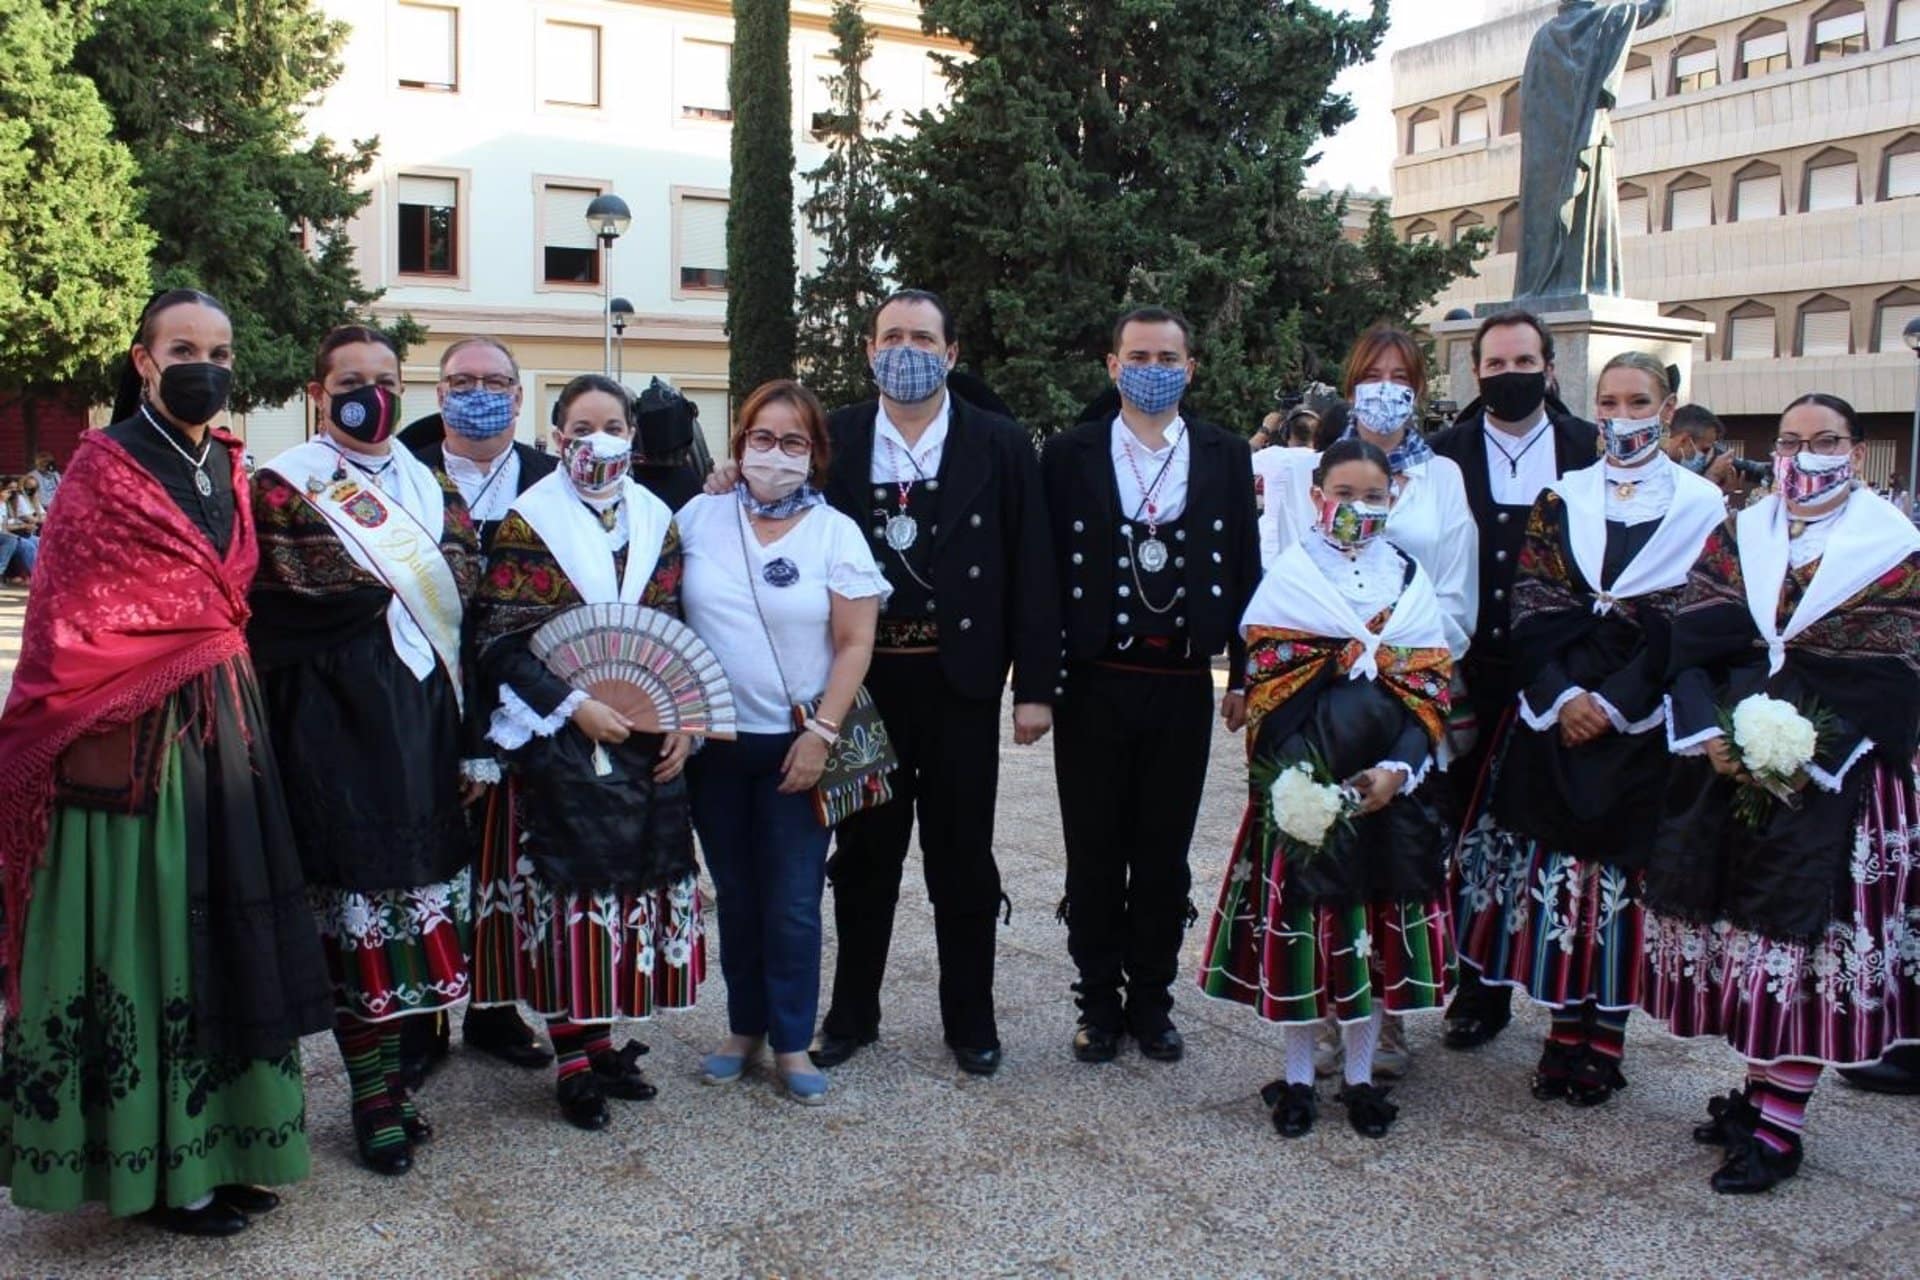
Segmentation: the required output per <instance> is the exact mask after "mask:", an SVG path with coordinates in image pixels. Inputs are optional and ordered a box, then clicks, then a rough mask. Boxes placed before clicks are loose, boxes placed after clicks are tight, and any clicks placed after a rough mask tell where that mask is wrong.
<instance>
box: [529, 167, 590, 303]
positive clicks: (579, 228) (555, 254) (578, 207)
mask: <svg viewBox="0 0 1920 1280" xmlns="http://www.w3.org/2000/svg"><path fill="white" fill-rule="evenodd" d="M599 194H600V193H599V191H597V190H595V189H594V188H592V187H556V186H549V187H543V188H541V191H540V237H541V253H542V256H543V258H544V260H545V273H546V274H545V279H546V281H547V283H548V284H599V283H600V246H599V243H598V242H597V241H596V240H595V238H594V234H593V229H592V228H591V227H589V226H588V225H587V206H588V205H590V204H592V203H593V201H594V197H595V196H598V195H599Z"/></svg>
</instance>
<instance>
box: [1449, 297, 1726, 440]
mask: <svg viewBox="0 0 1920 1280" xmlns="http://www.w3.org/2000/svg"><path fill="white" fill-rule="evenodd" d="M1511 307H1524V308H1525V309H1526V310H1529V311H1531V312H1533V313H1534V314H1535V315H1537V316H1539V317H1540V319H1541V320H1542V321H1544V322H1545V324H1546V326H1547V328H1548V329H1549V330H1551V331H1552V333H1553V343H1554V364H1553V367H1554V373H1555V374H1556V376H1557V377H1558V380H1559V384H1560V399H1561V400H1562V401H1563V402H1565V404H1566V406H1567V407H1568V408H1569V409H1571V410H1573V411H1574V412H1575V413H1577V414H1579V415H1580V416H1581V417H1583V418H1592V417H1593V416H1594V415H1595V413H1596V410H1595V409H1594V404H1593V393H1594V389H1595V388H1594V384H1595V383H1596V382H1597V381H1598V380H1599V377H1600V370H1601V369H1602V368H1604V367H1605V366H1606V363H1607V361H1609V360H1611V359H1613V358H1614V357H1615V356H1617V355H1619V354H1620V353H1621V352H1623V351H1644V352H1646V353H1647V354H1648V355H1650V356H1652V357H1653V358H1654V359H1656V360H1658V361H1659V362H1660V363H1661V364H1663V365H1677V366H1679V369H1680V400H1681V403H1683V404H1684V403H1685V402H1686V400H1687V398H1688V395H1687V393H1688V391H1689V389H1690V388H1691V387H1692V385H1693V344H1694V343H1695V342H1698V341H1699V340H1700V339H1702V338H1704V337H1706V336H1708V335H1709V334H1711V333H1712V332H1713V331H1714V326H1713V325H1711V324H1708V323H1706V322H1704V321H1700V320H1678V319H1675V318H1673V317H1671V316H1663V315H1661V314H1660V307H1659V304H1657V303H1653V302H1647V301H1645V300H1643V299H1640V298H1603V297H1593V296H1586V295H1582V296H1578V297H1568V298H1530V299H1526V300H1524V301H1521V302H1515V303H1502V304H1499V305H1489V304H1482V305H1481V306H1480V307H1478V308H1477V309H1476V311H1477V314H1476V316H1475V318H1473V319H1471V320H1441V321H1438V322H1436V323H1435V324H1434V326H1433V336H1434V340H1435V342H1436V344H1437V345H1438V346H1439V348H1440V350H1442V351H1445V352H1448V353H1449V356H1450V358H1449V359H1448V361H1447V372H1448V374H1449V375H1450V377H1449V383H1450V385H1451V389H1452V394H1453V399H1454V400H1455V401H1456V402H1457V403H1459V404H1462V405H1464V404H1466V403H1467V402H1468V401H1469V400H1472V399H1473V398H1474V396H1475V395H1476V394H1477V393H1476V391H1475V386H1476V382H1475V378H1474V370H1473V354H1472V349H1471V346H1470V342H1471V339H1472V338H1473V335H1474V332H1475V330H1477V329H1478V328H1479V327H1480V323H1481V321H1482V320H1484V319H1485V318H1486V317H1487V316H1489V315H1493V314H1495V313H1496V312H1500V311H1505V310H1508V309H1509V308H1511ZM1460 339H1466V341H1460Z"/></svg>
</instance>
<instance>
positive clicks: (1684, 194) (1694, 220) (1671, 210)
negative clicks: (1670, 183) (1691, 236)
mask: <svg viewBox="0 0 1920 1280" xmlns="http://www.w3.org/2000/svg"><path fill="white" fill-rule="evenodd" d="M1667 209H1668V218H1667V226H1668V228H1669V229H1670V230H1673V231H1691V230H1692V229H1693V228H1695V227H1710V226H1712V225H1713V188H1712V187H1683V188H1681V189H1680V190H1678V191H1672V192H1669V193H1668V195H1667Z"/></svg>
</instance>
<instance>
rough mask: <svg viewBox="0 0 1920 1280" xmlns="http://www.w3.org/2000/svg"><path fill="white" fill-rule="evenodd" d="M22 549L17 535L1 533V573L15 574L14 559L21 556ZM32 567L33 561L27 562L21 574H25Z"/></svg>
mask: <svg viewBox="0 0 1920 1280" xmlns="http://www.w3.org/2000/svg"><path fill="white" fill-rule="evenodd" d="M20 547H21V542H20V538H19V536H18V535H17V534H11V533H0V573H12V572H13V558H14V556H15V555H16V554H19V552H20ZM32 567H33V566H32V561H31V560H27V561H26V563H25V564H24V565H23V566H22V568H21V572H23V573H25V572H27V571H28V570H30V569H31V568H32Z"/></svg>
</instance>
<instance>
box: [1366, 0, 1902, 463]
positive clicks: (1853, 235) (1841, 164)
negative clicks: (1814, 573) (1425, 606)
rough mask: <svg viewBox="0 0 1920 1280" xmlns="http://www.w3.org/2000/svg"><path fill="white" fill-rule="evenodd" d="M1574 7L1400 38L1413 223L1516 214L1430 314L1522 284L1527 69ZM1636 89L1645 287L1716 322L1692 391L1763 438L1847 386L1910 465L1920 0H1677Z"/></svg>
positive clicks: (1642, 290) (1504, 220)
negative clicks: (1782, 416)
mask: <svg viewBox="0 0 1920 1280" xmlns="http://www.w3.org/2000/svg"><path fill="white" fill-rule="evenodd" d="M1555 7H1556V6H1555V4H1553V3H1539V2H1538V0H1495V3H1494V5H1493V6H1492V8H1493V11H1494V13H1493V16H1492V18H1491V20H1489V21H1488V22H1485V23H1483V24H1482V25H1480V26H1477V27H1474V28H1472V29H1470V30H1467V31H1463V32H1461V33H1459V34H1457V35H1453V36H1449V37H1446V38H1444V39H1441V40H1437V41H1433V42H1431V43H1428V44H1424V45H1417V46H1414V47H1412V48H1409V49H1406V50H1403V51H1402V52H1400V53H1399V54H1397V55H1395V57H1394V60H1393V75H1394V99H1395V101H1394V110H1395V116H1396V119H1397V122H1398V126H1399V128H1398V137H1399V150H1400V155H1399V157H1398V158H1397V159H1396V160H1395V162H1394V169H1393V211H1394V222H1395V225H1396V227H1397V228H1398V229H1399V230H1400V232H1401V234H1402V235H1405V236H1407V237H1408V238H1414V237H1419V236H1439V237H1452V236H1457V235H1459V234H1461V233H1462V232H1463V231H1464V230H1465V229H1466V228H1468V227H1472V226H1486V227H1489V228H1493V229H1494V230H1495V233H1496V236H1497V240H1496V242H1495V244H1494V246H1493V252H1492V253H1491V254H1490V256H1489V257H1488V258H1487V259H1486V260H1485V261H1484V262H1482V263H1481V265H1480V269H1479V274H1478V276H1477V277H1476V278H1471V279H1466V280H1462V281H1459V282H1458V283H1457V284H1456V285H1455V286H1454V287H1453V288H1452V289H1451V290H1449V291H1448V292H1447V293H1446V294H1445V295H1444V296H1443V297H1441V298H1440V299H1439V300H1438V302H1436V304H1435V305H1434V307H1433V308H1432V310H1431V313H1430V314H1429V315H1428V316H1426V317H1424V318H1425V319H1427V320H1429V321H1432V320H1437V319H1438V318H1439V317H1441V316H1443V315H1444V314H1445V313H1446V312H1447V311H1449V310H1451V309H1453V308H1455V307H1463V306H1464V307H1469V308H1471V307H1473V306H1474V305H1476V304H1479V303H1486V302H1497V301H1501V300H1503V299H1505V298H1507V297H1509V296H1511V293H1512V289H1513V275H1514V249H1515V247H1516V244H1515V240H1516V236H1517V233H1518V211H1519V175H1520V137H1519V121H1520V112H1521V111H1523V110H1524V106H1523V104H1521V102H1520V100H1519V98H1520V94H1519V80H1520V72H1521V68H1522V66H1523V64H1524V62H1525V59H1526V52H1527V46H1528V43H1529V42H1530V41H1531V40H1532V38H1533V34H1534V32H1535V31H1536V30H1538V29H1539V27H1540V25H1541V24H1542V23H1543V22H1544V21H1545V20H1546V19H1547V18H1548V17H1550V16H1551V15H1552V13H1553V11H1554V9H1555ZM1620 97H1621V105H1620V106H1618V107H1616V108H1615V110H1614V112H1613V123H1614V132H1615V138H1616V141H1617V143H1618V146H1619V149H1620V150H1619V157H1618V160H1619V163H1618V165H1617V168H1618V172H1619V174H1620V196H1621V213H1622V221H1623V224H1624V227H1623V231H1624V234H1625V241H1624V250H1623V270H1624V273H1625V278H1626V286H1627V291H1628V292H1629V294H1631V295H1633V296H1637V297H1642V298H1648V299H1651V300H1653V301H1656V302H1658V303H1659V304H1660V308H1661V310H1662V311H1663V312H1665V313H1666V314H1668V315H1672V316H1677V317H1683V318H1687V319H1697V320H1704V321H1706V322H1708V323H1710V324H1712V325H1713V326H1714V332H1713V333H1712V335H1710V336H1709V337H1707V338H1706V339H1703V340H1702V341H1701V342H1700V343H1699V344H1698V345H1697V346H1696V349H1695V363H1694V378H1693V382H1694V385H1693V386H1692V387H1691V388H1689V389H1687V391H1686V392H1685V397H1686V398H1687V399H1690V400H1697V401H1698V402H1700V403H1703V404H1706V405H1709V406H1710V407H1712V408H1713V409H1714V410H1715V411H1716V412H1718V413H1719V414H1721V416H1722V417H1723V418H1726V419H1728V420H1729V421H1730V423H1731V425H1733V426H1734V428H1735V430H1736V433H1737V435H1738V436H1739V437H1740V438H1742V439H1743V440H1744V442H1745V443H1746V446H1747V449H1748V452H1749V453H1752V452H1753V451H1754V450H1755V448H1756V446H1758V445H1759V444H1760V442H1761V441H1762V440H1763V439H1764V438H1765V436H1766V433H1767V431H1768V430H1769V429H1770V428H1771V426H1772V425H1773V422H1774V420H1775V417H1776V415H1777V414H1778V412H1779V410H1780V408H1781V407H1782V406H1783V405H1785V404H1786V403H1787V402H1788V401H1789V400H1791V399H1792V398H1793V397H1794V396H1796V395H1799V394H1800V393H1802V392H1805V391H1811V390H1821V391H1830V392H1833V393H1835V394H1837V395H1841V396H1844V397H1845V398H1847V399H1848V400H1850V401H1852V402H1853V403H1854V405H1855V406H1856V407H1858V408H1859V409H1860V410H1862V411H1863V412H1865V413H1868V414H1870V415H1872V423H1871V425H1872V427H1873V429H1874V433H1875V434H1876V435H1877V436H1878V437H1879V438H1880V443H1879V444H1878V445H1877V446H1876V447H1875V449H1874V460H1873V463H1872V466H1873V469H1874V470H1875V471H1876V473H1877V476H1876V478H1882V477H1884V475H1885V474H1887V473H1889V472H1891V471H1895V470H1897V471H1899V472H1900V473H1901V474H1902V475H1905V474H1908V460H1907V456H1906V455H1907V443H1906V438H1907V427H1908V425H1909V424H1910V422H1911V414H1912V412H1913V407H1914V399H1915V391H1916V386H1915V382H1916V365H1917V364H1920V362H1917V361H1916V360H1915V358H1914V356H1913V354H1912V353H1911V352H1909V351H1908V350H1907V349H1906V347H1905V346H1904V344H1903V343H1902V342H1901V341H1900V337H1899V334H1900V330H1901V327H1902V326H1903V325H1904V324H1905V323H1906V321H1907V320H1909V319H1912V318H1914V317H1916V316H1920V0H1796V2H1795V3H1786V4H1782V3H1777V2H1776V3H1768V2H1767V0H1676V2H1675V6H1674V10H1673V11H1672V12H1671V13H1670V14H1669V16H1668V17H1667V18H1666V19H1664V20H1662V21H1661V22H1659V23H1657V24H1655V25H1653V26H1651V27H1648V28H1647V29H1646V30H1644V31H1642V32H1641V33H1640V36H1639V37H1638V39H1637V40H1636V42H1635V44H1634V46H1633V52H1632V54H1631V55H1630V57H1629V62H1628V71H1627V76H1626V80H1625V82H1624V84H1623V86H1622V90H1621V94H1620ZM1443 354H1444V353H1443ZM1443 363H1444V361H1443ZM1895 437H1897V438H1898V439H1897V441H1896V439H1895ZM1896 444H1897V450H1896Z"/></svg>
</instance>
